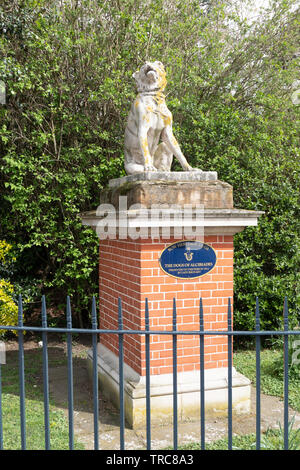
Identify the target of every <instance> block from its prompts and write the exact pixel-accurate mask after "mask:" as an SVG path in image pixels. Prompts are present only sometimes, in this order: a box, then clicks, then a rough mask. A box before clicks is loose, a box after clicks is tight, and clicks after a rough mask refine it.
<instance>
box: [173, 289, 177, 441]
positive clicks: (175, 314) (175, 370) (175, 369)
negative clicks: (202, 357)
mask: <svg viewBox="0 0 300 470" xmlns="http://www.w3.org/2000/svg"><path fill="white" fill-rule="evenodd" d="M176 331H177V311H176V299H175V297H174V299H173V333H176ZM177 422H178V404H177V335H176V334H173V447H174V450H177V447H178V430H177Z"/></svg>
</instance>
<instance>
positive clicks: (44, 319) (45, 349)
mask: <svg viewBox="0 0 300 470" xmlns="http://www.w3.org/2000/svg"><path fill="white" fill-rule="evenodd" d="M42 327H43V328H47V309H46V299H45V296H44V295H43V297H42ZM42 339H43V383H44V420H45V449H46V450H50V425H49V374H48V337H47V332H46V331H43V332H42Z"/></svg>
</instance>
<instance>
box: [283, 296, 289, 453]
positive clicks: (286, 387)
mask: <svg viewBox="0 0 300 470" xmlns="http://www.w3.org/2000/svg"><path fill="white" fill-rule="evenodd" d="M283 325H284V327H283V328H284V331H288V330H289V312H288V302H287V297H285V298H284V307H283ZM283 347H284V450H288V448H289V337H288V334H285V335H284V343H283Z"/></svg>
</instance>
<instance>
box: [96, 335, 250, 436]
mask: <svg viewBox="0 0 300 470" xmlns="http://www.w3.org/2000/svg"><path fill="white" fill-rule="evenodd" d="M87 363H88V370H89V373H90V376H92V351H89V353H88V361H87ZM118 369H119V365H118V357H117V356H116V355H115V354H113V353H112V352H111V351H110V350H109V349H108V348H106V347H105V346H103V345H101V344H100V345H99V346H98V377H99V384H100V391H102V393H103V394H104V395H105V396H106V397H107V398H108V399H109V400H110V401H111V402H112V403H113V404H114V405H115V406H116V407H117V408H119V372H118ZM227 373H228V372H227V368H218V369H207V370H205V411H206V413H209V414H213V415H218V416H220V415H224V414H227V399H228V387H227ZM232 382H233V390H232V396H233V412H235V413H239V414H240V413H249V412H250V381H249V380H248V379H247V378H246V377H244V376H243V375H241V374H240V373H238V372H236V370H235V369H234V368H233V380H232ZM177 390H178V420H179V421H191V420H195V421H196V420H199V417H200V371H192V372H181V373H178V384H177ZM150 394H151V423H152V424H156V425H157V424H160V425H163V424H168V423H172V421H173V375H172V374H162V375H152V376H151V378H150ZM124 402H125V418H126V422H127V424H128V425H129V426H130V427H131V428H133V429H137V428H139V427H142V426H145V425H146V377H144V376H140V375H139V374H137V373H136V372H135V371H134V370H133V369H132V368H131V367H129V366H128V365H126V364H124Z"/></svg>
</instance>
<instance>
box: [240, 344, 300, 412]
mask: <svg viewBox="0 0 300 470" xmlns="http://www.w3.org/2000/svg"><path fill="white" fill-rule="evenodd" d="M291 362H292V355H290V356H289V363H290V364H291ZM255 364H256V361H255V351H247V352H246V351H245V352H240V351H238V352H235V354H234V366H235V367H236V369H237V370H238V372H240V373H241V374H243V375H245V376H246V377H248V378H249V379H250V380H251V383H252V384H253V386H254V387H255V384H256V365H255ZM298 371H299V369H298ZM299 386H300V375H299V373H297V369H296V368H295V369H294V370H292V368H291V367H289V405H290V406H291V407H292V408H293V409H294V410H296V411H300V397H299ZM261 392H262V393H264V394H266V395H273V396H277V397H280V398H281V397H283V393H284V387H283V354H282V351H281V350H276V349H263V350H262V351H261Z"/></svg>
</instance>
